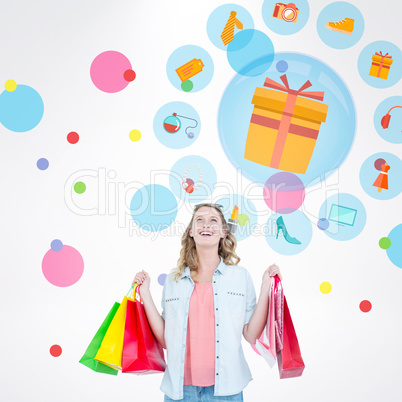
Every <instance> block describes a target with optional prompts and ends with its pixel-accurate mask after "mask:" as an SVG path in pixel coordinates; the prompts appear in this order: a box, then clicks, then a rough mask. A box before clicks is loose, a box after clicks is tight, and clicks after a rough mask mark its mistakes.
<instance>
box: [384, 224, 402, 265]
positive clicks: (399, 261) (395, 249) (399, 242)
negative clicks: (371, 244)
mask: <svg viewBox="0 0 402 402" xmlns="http://www.w3.org/2000/svg"><path fill="white" fill-rule="evenodd" d="M388 238H389V239H390V240H391V247H389V248H388V249H387V255H388V258H389V259H390V260H391V262H392V263H393V264H395V265H396V266H397V267H398V268H402V253H401V249H402V224H400V225H398V226H395V227H394V228H393V229H392V230H391V232H390V234H389V235H388Z"/></svg>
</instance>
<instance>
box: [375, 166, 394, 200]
mask: <svg viewBox="0 0 402 402" xmlns="http://www.w3.org/2000/svg"><path fill="white" fill-rule="evenodd" d="M389 169H391V166H389V164H388V163H387V162H385V161H384V163H382V164H381V172H380V174H379V175H378V177H377V179H376V180H375V182H374V183H373V186H374V187H378V192H379V193H380V192H381V190H383V189H384V190H388V170H389Z"/></svg>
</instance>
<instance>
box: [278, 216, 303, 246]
mask: <svg viewBox="0 0 402 402" xmlns="http://www.w3.org/2000/svg"><path fill="white" fill-rule="evenodd" d="M276 229H277V230H276V238H278V235H279V231H280V230H281V229H282V233H283V236H284V238H285V240H286V241H287V242H288V243H290V244H301V242H300V241H299V240H297V239H296V237H292V236H290V234H289V233H288V230H287V229H286V226H285V222H284V221H283V218H282V216H280V217H279V218H278V219H277V220H276Z"/></svg>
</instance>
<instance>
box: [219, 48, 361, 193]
mask: <svg viewBox="0 0 402 402" xmlns="http://www.w3.org/2000/svg"><path fill="white" fill-rule="evenodd" d="M281 60H285V61H286V62H287V64H288V70H287V72H286V77H287V79H288V83H289V87H290V89H295V90H298V89H299V88H300V87H301V86H302V85H303V84H304V83H305V82H306V81H307V80H309V81H310V82H311V84H312V86H311V87H310V88H308V89H307V91H313V92H315V91H322V92H324V100H323V101H322V103H323V104H325V105H328V112H327V115H326V120H325V122H322V123H321V125H320V127H319V132H318V137H317V142H316V143H315V147H314V149H313V153H312V156H311V158H310V160H309V164H308V167H307V170H306V172H305V173H304V174H302V173H295V172H291V173H295V174H296V175H297V176H298V177H299V178H300V180H301V181H302V182H303V184H304V186H305V187H306V188H307V187H309V186H312V185H315V184H317V183H319V182H320V181H322V180H324V178H325V177H327V178H328V177H329V176H330V175H331V174H333V173H334V172H335V171H336V169H337V168H338V167H339V166H340V165H341V164H342V162H343V161H344V160H345V158H346V156H347V155H348V153H349V151H350V149H351V146H352V144H353V140H354V136H355V126H356V115H355V107H354V104H353V100H352V97H351V94H350V92H349V90H348V88H347V86H346V85H345V83H344V82H343V80H342V79H341V78H340V77H339V76H338V75H337V74H336V73H335V72H334V71H333V70H332V69H331V68H330V67H329V66H328V65H326V64H324V63H322V62H321V61H320V60H317V59H314V58H312V57H310V56H306V55H302V54H296V53H277V54H276V55H275V59H274V64H273V65H272V66H271V67H270V68H269V69H268V71H267V72H266V73H265V74H263V75H260V76H257V77H244V76H241V75H236V76H235V77H234V78H233V80H232V81H231V82H230V83H229V85H228V86H227V88H226V90H225V92H224V93H223V96H222V99H221V103H220V106H219V112H218V130H219V136H220V140H221V143H222V147H223V149H224V151H225V153H226V155H227V157H228V159H229V160H230V161H231V163H232V164H233V166H234V167H235V168H236V169H241V173H242V174H243V175H244V176H245V177H246V178H247V179H249V180H250V181H253V182H260V183H265V181H266V180H267V178H268V177H270V176H272V175H273V174H275V173H277V172H278V171H280V170H279V169H276V168H272V167H269V166H268V165H269V160H270V159H269V158H270V155H272V153H273V145H272V144H271V148H269V146H268V145H264V144H263V145H262V146H266V147H267V150H266V155H267V162H266V164H267V165H263V164H260V163H257V162H254V161H251V160H247V159H245V148H246V142H247V136H248V131H249V127H250V119H251V117H252V114H253V104H252V99H253V95H254V92H255V90H256V88H257V87H258V88H263V87H264V82H265V78H266V77H268V78H270V79H272V80H274V81H275V82H277V83H279V84H280V85H283V83H282V81H281V79H280V77H281V76H282V75H283V74H282V73H279V72H278V71H277V70H276V62H278V61H281ZM278 91H279V90H278ZM279 92H284V91H279ZM317 102H321V101H317Z"/></svg>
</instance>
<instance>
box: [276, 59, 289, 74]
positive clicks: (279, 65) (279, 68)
mask: <svg viewBox="0 0 402 402" xmlns="http://www.w3.org/2000/svg"><path fill="white" fill-rule="evenodd" d="M276 69H277V71H279V72H280V73H285V72H286V71H287V70H288V63H286V61H285V60H279V61H278V62H277V63H276Z"/></svg>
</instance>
